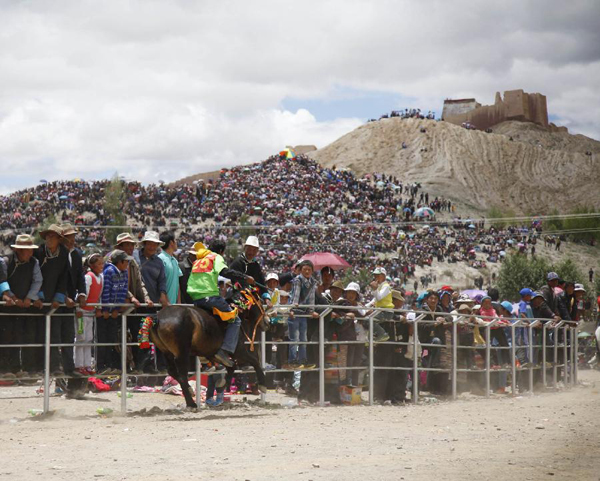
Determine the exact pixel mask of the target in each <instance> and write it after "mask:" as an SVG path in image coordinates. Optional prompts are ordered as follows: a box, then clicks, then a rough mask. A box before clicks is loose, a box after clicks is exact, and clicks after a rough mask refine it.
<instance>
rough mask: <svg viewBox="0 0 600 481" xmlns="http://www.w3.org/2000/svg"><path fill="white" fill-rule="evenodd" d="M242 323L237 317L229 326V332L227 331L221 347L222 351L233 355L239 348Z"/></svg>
mask: <svg viewBox="0 0 600 481" xmlns="http://www.w3.org/2000/svg"><path fill="white" fill-rule="evenodd" d="M241 324H242V321H241V320H240V318H239V316H236V317H235V320H234V321H233V322H230V323H229V325H228V326H227V330H226V331H225V339H223V344H222V345H221V349H223V350H224V351H225V352H228V353H229V354H233V353H234V352H235V349H236V347H237V343H238V337H239V334H240V325H241Z"/></svg>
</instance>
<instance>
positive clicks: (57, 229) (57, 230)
mask: <svg viewBox="0 0 600 481" xmlns="http://www.w3.org/2000/svg"><path fill="white" fill-rule="evenodd" d="M50 232H53V233H54V234H56V235H57V236H58V237H62V236H63V233H62V229H61V228H60V226H59V225H58V224H51V225H50V226H48V227H46V228H45V229H44V230H43V231H40V237H41V238H42V239H45V238H46V235H47V234H49V233H50Z"/></svg>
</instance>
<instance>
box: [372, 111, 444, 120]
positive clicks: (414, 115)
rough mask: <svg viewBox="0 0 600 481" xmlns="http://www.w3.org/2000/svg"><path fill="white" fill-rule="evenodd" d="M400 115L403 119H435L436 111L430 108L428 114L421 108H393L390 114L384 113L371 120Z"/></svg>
mask: <svg viewBox="0 0 600 481" xmlns="http://www.w3.org/2000/svg"><path fill="white" fill-rule="evenodd" d="M394 117H398V118H401V119H429V120H435V112H433V111H431V110H429V111H428V112H427V114H423V113H421V109H404V110H392V111H391V112H390V113H389V114H382V115H381V116H380V117H379V119H369V120H368V121H369V122H377V120H382V119H390V118H394Z"/></svg>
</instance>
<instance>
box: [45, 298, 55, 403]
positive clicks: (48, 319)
mask: <svg viewBox="0 0 600 481" xmlns="http://www.w3.org/2000/svg"><path fill="white" fill-rule="evenodd" d="M55 311H56V309H50V310H49V311H48V313H47V314H46V326H45V327H46V337H45V339H44V414H46V413H48V412H49V411H50V331H51V329H50V324H51V322H52V314H54V312H55Z"/></svg>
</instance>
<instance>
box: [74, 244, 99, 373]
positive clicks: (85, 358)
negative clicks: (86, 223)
mask: <svg viewBox="0 0 600 481" xmlns="http://www.w3.org/2000/svg"><path fill="white" fill-rule="evenodd" d="M85 267H86V268H88V269H89V270H88V271H87V272H86V274H85V295H86V299H87V304H86V305H85V306H83V307H82V310H83V312H82V316H81V318H80V319H81V320H80V322H81V325H78V326H77V329H76V336H75V369H77V370H78V371H79V372H80V373H81V374H84V375H92V374H95V371H94V369H93V368H92V348H91V346H80V347H78V346H77V343H85V344H89V343H91V342H93V341H94V338H95V336H94V327H95V325H96V323H97V322H98V321H100V322H103V323H104V321H103V320H100V319H99V317H101V315H102V311H101V310H100V308H99V307H97V306H93V305H91V306H90V305H89V304H100V303H102V290H103V287H104V275H103V274H102V273H103V271H104V259H103V258H102V256H101V255H100V254H97V253H95V254H92V255H90V256H89V257H88V258H87V259H86V262H85Z"/></svg>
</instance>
